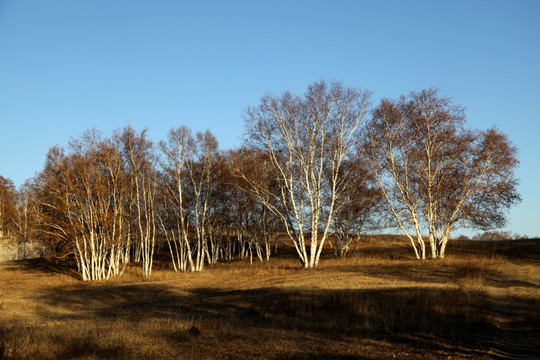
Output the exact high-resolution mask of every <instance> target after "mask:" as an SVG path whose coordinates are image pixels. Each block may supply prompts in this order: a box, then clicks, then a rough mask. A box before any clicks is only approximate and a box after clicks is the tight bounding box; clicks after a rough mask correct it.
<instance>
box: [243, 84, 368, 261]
mask: <svg viewBox="0 0 540 360" xmlns="http://www.w3.org/2000/svg"><path fill="white" fill-rule="evenodd" d="M368 98H369V93H368V92H365V91H361V90H358V89H352V88H346V87H344V86H343V85H342V84H341V83H335V82H334V83H330V84H327V83H326V82H324V81H321V82H319V83H314V84H312V85H310V86H309V87H308V90H307V92H306V93H305V94H304V95H303V96H295V95H292V94H291V93H289V92H285V93H284V94H282V95H281V96H274V95H267V96H265V97H263V98H262V99H261V101H260V104H259V105H258V106H256V107H250V108H248V109H247V110H246V117H245V118H246V134H247V140H248V143H249V145H250V146H251V147H252V148H254V149H258V150H260V151H264V152H266V153H267V154H268V157H269V159H270V162H271V164H272V168H273V169H274V170H275V171H276V177H277V179H278V181H279V185H280V193H279V195H278V200H279V202H280V206H279V207H278V206H275V205H273V204H272V203H271V202H269V201H267V200H266V199H267V198H268V197H269V196H272V194H268V193H267V192H266V189H264V188H261V187H260V186H258V184H257V183H256V182H253V181H252V182H251V183H250V184H251V191H252V192H253V193H254V194H257V196H258V197H259V199H260V200H261V201H262V202H263V203H264V204H265V206H267V208H268V210H270V211H272V212H273V213H274V214H275V215H276V216H277V217H278V218H279V219H280V220H281V222H282V223H283V225H284V227H285V228H286V232H287V234H288V236H289V238H290V240H291V241H292V243H293V244H294V246H295V249H296V251H297V253H298V256H299V260H300V263H301V266H302V267H303V268H304V269H310V268H313V267H316V266H317V265H318V263H319V259H320V255H321V252H322V249H323V246H324V244H325V242H326V240H327V237H328V232H329V229H330V226H331V223H332V216H333V214H334V211H335V206H336V200H337V199H338V198H339V196H340V195H341V193H342V191H343V189H344V187H345V185H346V184H345V179H346V177H343V176H342V172H341V167H342V164H343V161H344V160H345V159H346V158H347V157H348V156H349V154H350V151H351V150H352V147H353V143H354V135H355V133H356V131H357V130H358V128H359V125H360V123H361V121H362V120H363V119H364V117H365V114H366V108H367V105H368ZM245 180H246V181H249V179H248V178H247V177H246V178H245Z"/></svg>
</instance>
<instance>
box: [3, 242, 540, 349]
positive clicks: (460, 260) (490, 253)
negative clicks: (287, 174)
mask: <svg viewBox="0 0 540 360" xmlns="http://www.w3.org/2000/svg"><path fill="white" fill-rule="evenodd" d="M538 243H539V242H538V241H533V240H531V241H517V242H508V243H497V244H493V243H480V242H476V243H475V242H462V243H457V242H455V243H451V244H450V246H451V248H450V249H449V252H450V254H449V256H448V257H447V258H446V259H443V260H437V261H432V260H427V261H417V260H415V259H413V258H412V256H411V252H412V250H411V249H410V248H409V247H408V245H407V243H406V242H405V241H403V240H401V239H397V238H392V237H384V238H382V239H381V238H379V239H374V238H371V239H370V238H367V239H364V240H363V241H362V243H361V244H360V246H359V248H358V251H357V252H356V253H353V254H350V256H348V257H346V258H343V259H337V258H335V257H333V255H332V254H331V253H330V252H328V253H326V254H324V258H323V259H322V261H321V264H320V266H319V267H318V268H317V269H315V270H312V271H304V270H300V269H299V263H298V261H297V260H296V258H295V257H294V254H291V253H287V251H286V250H287V249H286V248H285V247H282V250H283V251H282V253H281V255H280V256H278V257H274V258H272V259H271V261H270V263H254V264H253V265H252V266H250V265H249V263H247V262H232V263H223V264H218V265H216V266H214V267H211V268H210V267H209V268H207V269H205V271H204V272H202V273H198V274H191V273H189V274H184V273H174V272H173V271H171V270H170V266H169V264H168V262H167V261H166V258H165V259H164V260H163V262H160V261H158V262H157V264H156V265H157V266H156V268H155V270H154V274H153V276H152V279H151V280H150V281H143V280H142V271H141V270H140V269H139V268H138V267H136V266H133V267H130V268H128V270H127V272H126V274H125V275H124V276H122V277H120V278H117V279H113V280H111V281H108V282H100V283H83V282H81V281H80V280H78V278H77V274H76V273H74V272H73V270H71V268H70V267H69V264H65V263H62V262H58V263H54V262H50V261H44V260H33V261H25V262H6V263H1V264H0V358H6V359H28V358H40V359H60V358H61V359H68V358H73V359H137V358H139V359H207V358H208V359H236V358H249V359H308V358H309V359H326V358H328V359H330V358H331V359H372V358H381V359H386V358H388V359H390V358H428V359H429V358H432V359H439V358H440V359H442V358H444V359H446V358H456V359H478V358H497V357H502V358H504V357H508V358H517V357H520V356H522V357H524V358H534V357H535V356H537V355H538V354H539V343H538V339H539V338H540V331H539V328H540V316H539V310H540V265H539V260H540V259H539V255H540V246H539V244H538Z"/></svg>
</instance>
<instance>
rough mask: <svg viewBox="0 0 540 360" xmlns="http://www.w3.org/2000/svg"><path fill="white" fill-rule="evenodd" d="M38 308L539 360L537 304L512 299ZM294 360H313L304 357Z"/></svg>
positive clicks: (353, 298) (254, 298) (63, 303)
mask: <svg viewBox="0 0 540 360" xmlns="http://www.w3.org/2000/svg"><path fill="white" fill-rule="evenodd" d="M38 298H39V300H40V301H41V302H42V304H43V306H42V307H41V308H39V309H37V310H36V315H37V317H38V318H39V319H41V320H43V321H53V322H55V321H77V320H91V321H97V322H100V321H107V320H113V319H114V320H118V319H121V320H123V321H126V322H129V323H137V322H141V321H145V320H149V319H161V320H167V321H173V322H174V321H180V322H188V323H193V324H196V326H197V327H202V328H201V329H200V331H201V335H200V336H201V337H205V336H207V335H208V334H209V333H215V332H219V331H222V328H227V329H229V330H228V332H229V335H231V334H233V335H234V334H244V333H246V332H250V331H254V330H256V331H268V330H270V331H277V332H279V333H287V332H295V333H301V334H306V335H310V336H313V337H319V338H323V337H324V338H325V339H335V340H342V339H345V338H353V337H361V338H365V339H375V340H381V339H385V340H387V341H391V342H392V343H398V344H406V345H408V346H412V347H417V348H422V349H431V350H445V351H450V352H456V353H462V354H468V355H473V356H476V355H478V356H486V355H489V354H492V353H495V354H500V356H503V357H504V356H509V357H512V356H514V355H530V356H533V355H536V354H538V350H539V348H538V339H540V330H539V329H540V318H539V316H538V312H537V311H538V305H539V304H538V302H537V301H536V302H535V301H526V300H523V299H520V298H513V299H511V302H510V303H507V301H508V299H506V298H500V299H491V298H488V297H487V296H486V294H485V293H483V292H470V291H468V292H463V291H461V290H459V289H457V290H452V289H442V288H422V287H407V288H396V289H369V290H343V291H330V290H309V291H296V290H283V289H278V288H258V289H250V290H230V291H229V290H224V289H215V288H198V289H192V290H182V289H181V288H180V287H172V286H169V285H164V284H140V285H128V286H116V285H110V286H109V285H101V284H100V285H99V286H85V285H83V284H81V285H75V286H66V287H58V288H54V289H49V290H47V291H45V292H44V293H42V294H40V295H38ZM501 309H505V311H506V313H504V314H503V316H504V317H505V318H507V319H510V321H507V322H506V323H505V326H504V327H502V326H501V325H500V324H499V323H497V322H495V321H494V320H493V317H494V316H495V315H494V312H496V311H497V312H498V311H501ZM512 319H513V320H512ZM201 324H202V325H201ZM197 331H199V330H197ZM229 335H228V336H229ZM153 336H158V337H160V338H167V339H168V341H169V342H170V343H171V344H175V343H176V344H177V343H178V342H182V341H185V340H186V338H188V336H187V335H186V334H180V335H179V334H178V331H176V330H173V331H171V330H170V329H167V328H164V329H162V330H160V329H158V330H157V331H155V334H154V335H153ZM504 354H506V355H504ZM282 355H283V357H282V358H286V357H287V356H289V355H290V354H289V355H287V354H282ZM334 355H336V356H337V358H340V357H339V356H341V355H339V354H334ZM338 355H339V356H338ZM291 356H292V355H291ZM295 356H296V355H295ZM306 356H307V355H306ZM324 356H325V355H320V357H319V358H321V359H322V358H326V357H324ZM329 356H330V354H329ZM347 356H348V355H346V354H343V356H342V357H341V358H342V359H348V358H350V357H347ZM290 358H294V359H296V358H298V359H302V358H306V357H304V355H302V354H300V355H298V357H294V356H293V357H290ZM335 358H336V357H335Z"/></svg>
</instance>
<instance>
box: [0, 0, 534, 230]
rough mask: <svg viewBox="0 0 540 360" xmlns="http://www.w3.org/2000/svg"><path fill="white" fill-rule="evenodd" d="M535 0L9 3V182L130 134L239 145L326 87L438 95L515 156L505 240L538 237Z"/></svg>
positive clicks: (2, 148)
mask: <svg viewBox="0 0 540 360" xmlns="http://www.w3.org/2000/svg"><path fill="white" fill-rule="evenodd" d="M538 19H540V1H537V0H530V1H526V0H514V1H511V0H507V1H497V0H487V1H475V0H469V1H435V0H431V1H418V0H417V1H415V0H412V1H384V0H383V1H375V0H373V1H360V0H358V1H339V0H337V1H315V0H313V1H293V0H289V1H274V0H273V1H256V0H252V1H191V2H187V1H149V0H148V1H137V0H129V1H120V0H114V1H110V0H108V1H105V0H102V1H100V0H92V1H90V0H87V1H72V0H66V1H58V0H47V1H37V0H36V1H34V0H23V1H20V0H0V135H1V139H2V140H1V141H0V175H2V176H4V177H8V178H11V179H12V180H13V181H14V182H15V184H16V185H20V184H22V183H23V182H24V180H26V179H28V178H30V177H32V176H33V175H34V173H35V172H38V171H40V170H42V167H43V163H44V159H45V154H46V152H47V150H48V148H49V147H50V146H53V145H55V144H58V145H66V144H67V142H68V141H69V139H70V137H78V136H79V135H80V134H81V133H82V132H83V131H84V130H85V129H88V128H92V127H96V128H98V129H100V130H102V131H103V132H104V133H105V134H106V135H109V134H110V133H111V131H112V130H114V129H117V128H119V127H123V126H125V125H127V124H128V123H129V124H131V125H132V126H133V127H135V128H136V129H143V128H145V127H148V129H149V133H150V136H151V137H152V138H153V139H154V140H156V141H157V140H161V139H165V136H166V133H167V131H168V130H169V129H170V128H172V127H177V126H180V125H187V126H189V127H191V128H192V129H194V130H205V129H211V131H212V132H213V133H214V134H215V135H216V137H217V138H218V140H219V141H220V144H221V146H222V148H232V147H235V146H237V145H239V144H240V138H241V136H242V133H243V120H242V113H243V111H244V109H245V108H246V107H247V106H252V105H256V104H257V103H258V101H259V98H260V97H261V96H263V95H264V94H265V93H266V92H268V91H271V92H274V93H281V92H282V91H284V90H290V91H292V92H296V93H302V92H304V90H305V89H306V88H307V85H308V84H310V83H312V82H314V81H318V80H320V79H327V80H341V81H343V82H344V83H345V84H347V85H349V86H354V87H362V88H366V89H370V90H372V91H373V93H374V94H373V101H374V102H377V101H378V100H379V99H380V98H381V97H392V98H393V97H398V96H399V95H401V94H405V93H408V92H409V91H411V90H421V89H423V88H428V87H431V86H436V87H438V88H439V89H440V90H441V93H442V94H444V95H447V96H450V97H452V98H453V99H454V101H455V102H456V103H458V104H461V105H464V106H466V108H467V116H468V125H469V127H471V128H481V129H485V128H488V127H491V126H497V127H498V128H499V129H501V130H502V131H504V132H505V133H507V134H508V135H509V137H510V139H511V140H512V141H513V142H514V143H515V144H516V145H517V146H518V147H519V149H520V160H521V167H520V169H519V170H518V172H517V175H518V176H519V178H520V179H521V185H520V192H521V194H522V196H523V202H522V203H521V204H520V205H519V206H517V207H515V208H513V209H512V211H511V212H510V215H509V219H510V221H509V226H508V227H507V229H506V230H510V231H513V232H515V233H519V234H527V235H529V236H537V235H540V210H539V206H538V205H539V204H540V190H539V185H540V161H539V160H538V157H539V156H540V138H539V134H540V125H539V124H540V21H539V20H538Z"/></svg>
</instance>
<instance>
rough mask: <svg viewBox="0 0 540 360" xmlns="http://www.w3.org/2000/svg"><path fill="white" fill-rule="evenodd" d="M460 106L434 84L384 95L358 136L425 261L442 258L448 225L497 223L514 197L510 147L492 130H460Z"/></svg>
mask: <svg viewBox="0 0 540 360" xmlns="http://www.w3.org/2000/svg"><path fill="white" fill-rule="evenodd" d="M464 124H465V112H464V108H463V107H461V106H458V105H454V104H452V102H451V100H450V99H449V98H446V97H440V96H439V95H438V91H437V90H436V89H429V90H423V91H421V92H411V93H410V94H409V96H408V97H405V96H402V97H401V98H399V99H398V100H389V99H383V100H382V101H381V103H380V104H379V106H378V107H377V108H376V109H375V110H374V112H373V117H372V119H371V120H370V122H369V123H368V124H367V126H366V128H365V133H364V143H363V153H364V154H365V155H366V157H367V159H368V160H369V163H370V166H371V169H372V170H373V172H374V174H375V175H376V178H377V181H378V183H379V185H380V189H381V191H382V193H383V196H384V198H385V199H386V203H387V205H388V209H389V211H390V212H391V214H392V215H393V217H394V219H395V221H396V225H397V226H398V227H399V228H400V229H401V230H402V231H403V232H404V233H405V234H406V236H407V237H408V238H409V240H410V241H411V244H412V245H413V248H414V251H415V255H416V257H417V258H419V259H425V257H426V251H425V241H424V236H423V231H424V232H426V231H427V233H428V237H429V243H430V246H431V256H432V257H433V258H437V257H444V254H445V248H446V244H447V243H448V240H449V239H450V235H451V233H452V231H453V230H455V229H456V228H457V227H460V226H469V227H480V228H492V227H497V226H501V225H503V224H504V220H505V211H506V210H507V209H508V208H509V207H511V206H512V205H513V204H515V203H517V202H518V201H519V200H520V197H519V194H518V193H517V184H518V181H517V179H516V178H515V176H514V171H515V168H516V167H517V165H518V160H517V149H516V148H515V147H514V146H513V145H512V143H511V142H510V141H509V140H508V138H507V136H506V135H504V134H503V133H501V132H500V131H498V130H496V129H489V130H487V131H471V130H466V129H464Z"/></svg>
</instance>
